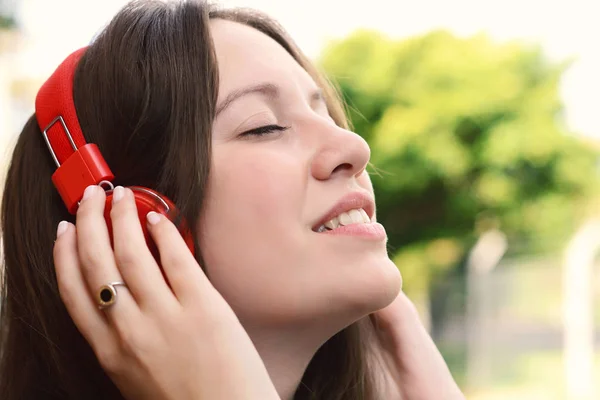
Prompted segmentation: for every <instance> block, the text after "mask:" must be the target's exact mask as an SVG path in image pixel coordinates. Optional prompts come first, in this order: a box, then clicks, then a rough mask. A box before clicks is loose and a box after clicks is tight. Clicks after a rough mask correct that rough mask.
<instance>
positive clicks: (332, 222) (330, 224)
mask: <svg viewBox="0 0 600 400" xmlns="http://www.w3.org/2000/svg"><path fill="white" fill-rule="evenodd" d="M338 226H340V220H339V219H338V217H334V218H333V219H331V220H329V221H327V222H326V223H325V227H326V228H329V229H335V228H337V227H338Z"/></svg>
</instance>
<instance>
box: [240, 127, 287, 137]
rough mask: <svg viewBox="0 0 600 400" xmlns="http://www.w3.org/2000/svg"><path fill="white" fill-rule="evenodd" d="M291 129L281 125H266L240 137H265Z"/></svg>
mask: <svg viewBox="0 0 600 400" xmlns="http://www.w3.org/2000/svg"><path fill="white" fill-rule="evenodd" d="M288 129H290V127H289V126H280V125H265V126H261V127H259V128H256V129H251V130H249V131H246V132H244V133H242V134H241V135H240V136H265V135H267V134H269V133H273V132H283V131H287V130H288Z"/></svg>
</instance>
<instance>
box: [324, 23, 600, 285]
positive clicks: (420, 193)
mask: <svg viewBox="0 0 600 400" xmlns="http://www.w3.org/2000/svg"><path fill="white" fill-rule="evenodd" d="M320 62H321V65H322V67H323V69H324V70H325V72H326V73H327V74H328V76H329V77H330V78H331V79H332V80H333V81H334V82H335V83H336V84H337V85H338V86H339V88H340V90H341V92H342V94H343V97H344V99H345V101H346V102H347V104H348V105H349V114H350V117H351V120H352V122H353V125H354V128H355V130H356V132H358V133H360V134H361V135H362V136H363V137H364V138H365V139H366V140H367V141H368V142H369V144H370V146H371V149H372V163H373V165H374V166H375V171H379V173H374V174H372V177H373V182H374V185H375V191H376V195H377V200H378V211H377V212H378V218H379V220H380V221H382V223H383V224H384V225H385V226H386V229H387V231H388V235H389V245H390V250H391V252H392V254H393V256H394V259H395V261H396V263H397V265H398V266H399V267H400V268H401V270H402V273H403V275H404V280H405V289H406V290H407V291H408V292H413V293H414V292H419V291H427V290H429V289H430V288H431V287H432V285H435V284H436V283H439V282H441V281H442V280H443V279H444V278H445V277H447V276H448V273H453V272H454V273H455V272H457V271H460V270H461V268H460V267H461V265H463V264H464V263H463V260H464V259H465V256H466V253H467V251H468V250H469V248H470V246H471V245H472V244H473V243H474V241H475V239H476V237H477V233H478V231H481V230H485V229H488V228H490V227H499V228H500V229H501V230H502V231H503V232H504V233H505V234H506V235H507V236H508V238H509V246H510V247H509V251H510V252H511V253H512V254H514V253H515V252H520V251H523V252H541V251H548V250H552V249H556V247H557V245H558V244H562V243H564V240H565V238H566V237H567V235H569V234H570V233H571V232H572V231H573V229H574V226H575V224H576V223H577V221H578V220H579V219H580V217H581V216H582V215H581V214H582V210H583V207H582V204H583V203H584V202H585V200H586V199H589V198H590V196H592V192H593V189H594V188H595V187H596V182H597V181H596V179H597V161H598V157H597V154H595V153H594V152H593V151H592V150H590V149H589V148H588V147H586V146H585V145H584V144H582V142H581V141H580V140H579V139H577V138H576V137H575V136H574V135H572V134H571V133H570V132H568V131H567V129H566V128H565V126H564V125H563V123H562V121H561V112H562V104H561V101H560V98H559V81H560V78H561V75H562V73H563V72H564V70H565V69H566V67H567V65H568V64H567V63H563V64H558V65H555V64H552V63H550V62H548V61H547V60H546V58H545V57H544V54H543V52H542V51H541V49H540V48H539V47H537V46H527V45H524V44H521V43H518V42H511V43H505V44H497V43H494V42H492V41H491V40H490V39H488V38H487V37H486V36H485V35H478V36H474V37H471V38H467V39H463V38H457V37H455V36H453V35H452V34H450V33H448V32H444V31H437V32H432V33H430V34H427V35H424V36H421V37H415V38H411V39H407V40H400V41H394V40H391V39H389V38H387V37H384V36H383V35H381V34H378V33H376V32H372V31H359V32H356V33H355V34H353V35H351V36H350V37H348V38H346V39H344V40H342V41H338V42H335V43H332V44H331V45H330V46H329V47H328V48H327V49H326V50H325V51H324V53H323V55H322V57H321V60H320Z"/></svg>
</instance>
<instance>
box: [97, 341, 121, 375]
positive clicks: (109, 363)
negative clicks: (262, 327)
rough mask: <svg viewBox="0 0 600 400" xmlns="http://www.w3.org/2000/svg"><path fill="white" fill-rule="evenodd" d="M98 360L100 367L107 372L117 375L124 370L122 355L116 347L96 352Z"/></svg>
mask: <svg viewBox="0 0 600 400" xmlns="http://www.w3.org/2000/svg"><path fill="white" fill-rule="evenodd" d="M96 358H97V359H98V362H99V363H100V366H101V367H102V368H103V369H104V370H105V371H107V372H109V373H112V374H117V373H119V372H120V371H121V369H122V361H121V360H122V358H123V356H122V354H121V352H120V351H118V350H117V349H115V348H114V347H112V346H111V347H103V348H100V349H97V350H96Z"/></svg>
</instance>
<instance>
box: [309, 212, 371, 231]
mask: <svg viewBox="0 0 600 400" xmlns="http://www.w3.org/2000/svg"><path fill="white" fill-rule="evenodd" d="M370 222H371V219H370V218H369V216H368V215H367V212H366V211H365V210H363V209H362V208H360V209H355V210H350V211H348V212H343V213H341V214H340V215H338V216H337V217H334V218H332V219H330V220H329V221H327V222H326V223H325V224H323V225H321V226H320V227H319V229H317V232H325V231H327V230H333V229H336V228H339V227H340V226H347V225H352V224H368V223H370Z"/></svg>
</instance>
